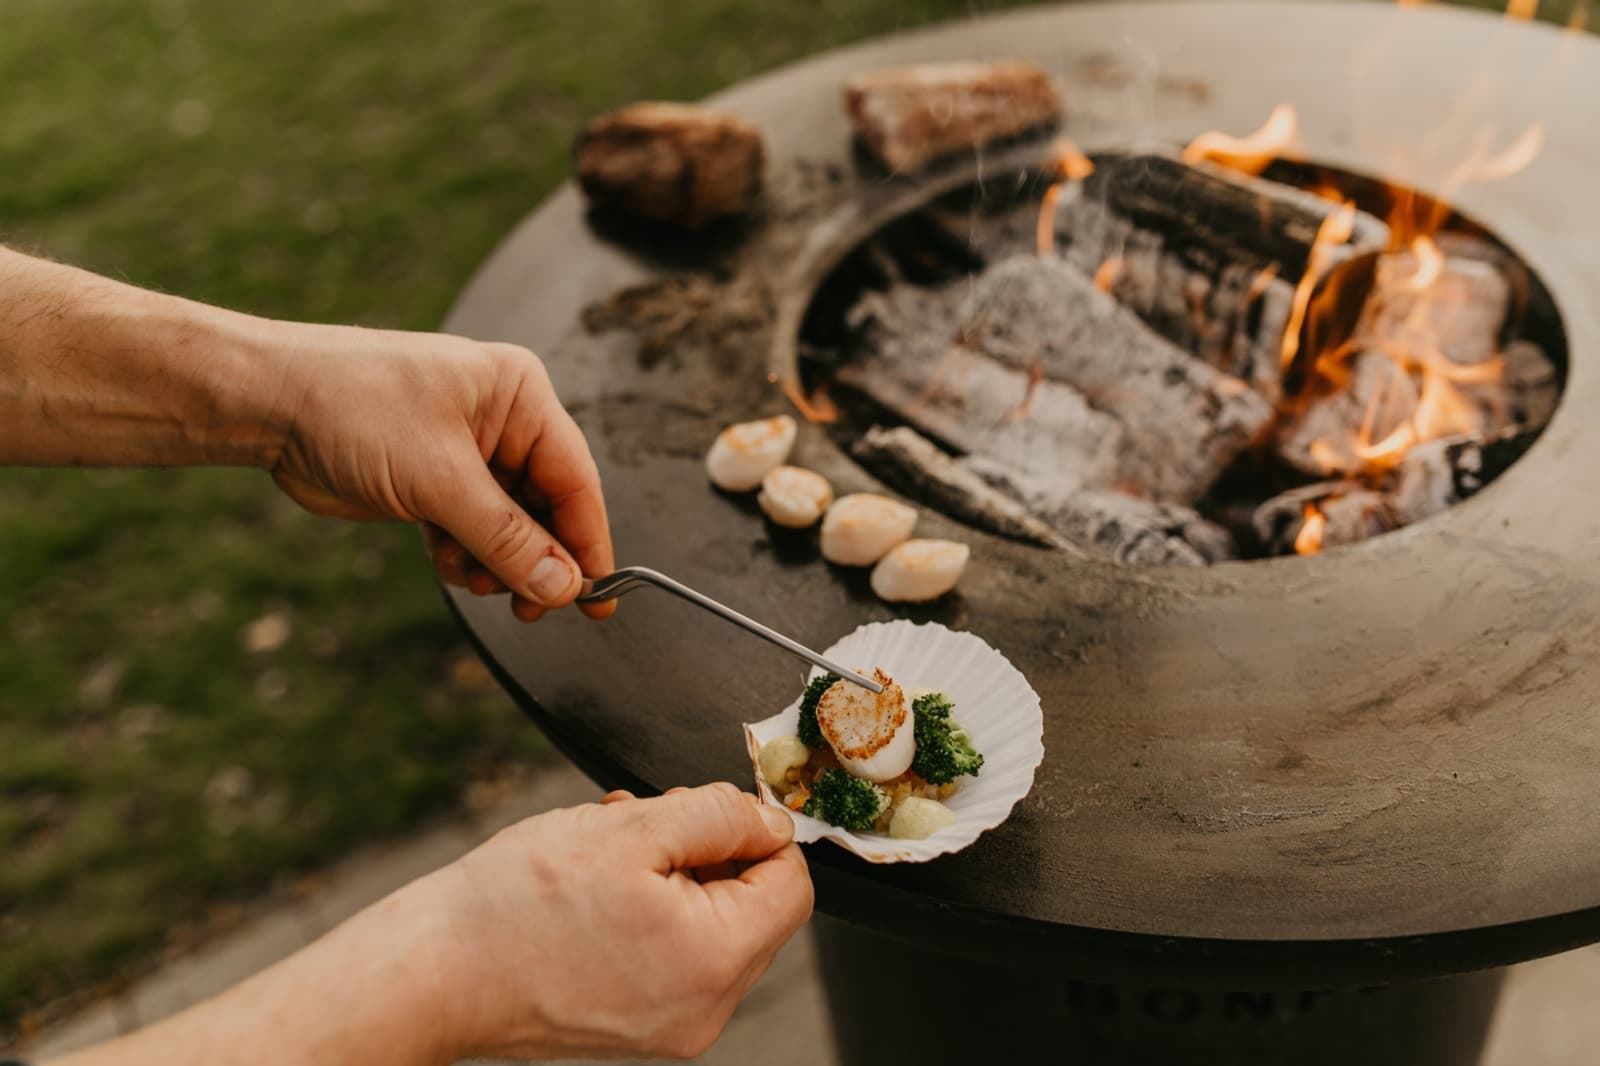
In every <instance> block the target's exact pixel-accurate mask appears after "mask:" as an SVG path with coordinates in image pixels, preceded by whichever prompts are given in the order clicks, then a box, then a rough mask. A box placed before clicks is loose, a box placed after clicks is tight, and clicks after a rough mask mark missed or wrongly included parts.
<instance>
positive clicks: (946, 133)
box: [845, 62, 1061, 171]
mask: <svg viewBox="0 0 1600 1066" xmlns="http://www.w3.org/2000/svg"><path fill="white" fill-rule="evenodd" d="M845 110H846V111H848V112H849V114H850V119H851V121H852V122H853V123H854V124H855V128H856V134H857V137H858V138H859V139H860V141H861V143H862V144H863V145H864V146H865V147H866V148H867V150H868V151H870V152H871V153H872V154H873V155H874V156H876V157H877V158H878V160H879V161H880V162H882V163H883V164H884V165H885V166H887V167H888V168H889V169H890V170H896V171H905V170H916V169H918V168H919V167H921V166H923V165H924V164H926V163H928V162H930V161H932V160H934V159H936V158H938V157H940V156H945V155H950V154H952V153H954V152H958V151H976V150H978V149H979V148H981V147H983V146H984V145H986V144H988V143H990V142H992V141H996V140H999V139H1001V138H1005V137H1013V136H1016V135H1018V134H1021V133H1025V132H1027V131H1029V130H1033V129H1037V128H1039V127H1042V126H1047V125H1051V124H1053V123H1054V122H1055V121H1056V120H1057V119H1058V118H1059V117H1060V114H1061V98H1060V96H1059V95H1058V94H1057V92H1056V89H1055V86H1054V85H1052V84H1051V82H1050V79H1049V77H1048V76H1047V75H1046V74H1045V73H1044V71H1042V70H1040V69H1039V68H1038V67H1036V66H1034V65H1033V64H1031V63H1023V62H1001V63H918V64H914V65H911V66H904V67H889V68H886V69H883V70H875V71H872V72H870V73H867V74H863V75H861V76H860V77H858V78H854V79H852V80H851V81H850V82H849V83H848V84H847V85H846V86H845Z"/></svg>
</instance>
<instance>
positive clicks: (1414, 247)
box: [1406, 235, 1444, 292]
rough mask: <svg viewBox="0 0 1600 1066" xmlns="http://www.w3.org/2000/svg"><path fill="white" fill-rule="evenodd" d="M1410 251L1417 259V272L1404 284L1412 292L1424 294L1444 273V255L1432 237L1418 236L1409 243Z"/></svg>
mask: <svg viewBox="0 0 1600 1066" xmlns="http://www.w3.org/2000/svg"><path fill="white" fill-rule="evenodd" d="M1411 251H1412V253H1413V254H1415V255H1416V257H1417V272H1416V273H1415V274H1413V275H1411V278H1410V280H1408V281H1407V282H1406V288H1408V289H1410V290H1411V291H1412V292H1426V291H1427V290H1428V289H1431V288H1432V287H1433V286H1434V284H1435V283H1436V282H1437V281H1438V280H1439V276H1440V275H1441V274H1443V273H1444V253H1443V252H1441V251H1440V250H1439V245H1438V244H1437V243H1435V242H1434V239H1433V238H1432V237H1428V236H1422V235H1419V236H1418V237H1417V239H1416V240H1414V241H1412V242H1411Z"/></svg>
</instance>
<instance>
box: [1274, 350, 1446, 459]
mask: <svg viewBox="0 0 1600 1066" xmlns="http://www.w3.org/2000/svg"><path fill="white" fill-rule="evenodd" d="M1349 375H1350V376H1349V380H1348V382H1347V383H1344V384H1343V387H1341V388H1340V389H1338V391H1336V392H1334V393H1332V394H1331V395H1326V396H1322V397H1319V398H1317V399H1314V400H1312V401H1311V402H1310V403H1308V404H1307V405H1306V406H1305V408H1304V409H1303V410H1301V411H1300V412H1299V413H1298V414H1297V415H1295V416H1294V417H1292V418H1290V419H1288V420H1287V421H1286V422H1285V423H1284V424H1283V426H1282V428H1281V430H1280V432H1279V436H1278V455H1279V456H1280V457H1281V458H1282V459H1283V460H1284V462H1286V463H1288V464H1289V465H1290V466H1293V467H1295V468H1296V469H1298V470H1302V471H1304V472H1305V473H1308V474H1317V475H1326V474H1332V473H1335V472H1352V471H1356V470H1359V469H1360V468H1361V467H1362V465H1363V462H1362V459H1361V457H1360V456H1359V455H1358V454H1357V453H1356V450H1357V448H1358V446H1359V445H1360V444H1362V443H1372V442H1376V441H1381V440H1383V439H1384V438H1385V437H1387V436H1388V435H1389V434H1390V433H1392V432H1393V431H1394V430H1396V429H1398V428H1399V427H1400V426H1401V425H1403V424H1404V423H1405V421H1406V420H1407V419H1408V418H1410V417H1411V416H1412V414H1413V413H1414V412H1415V411H1416V409H1417V400H1418V391H1417V385H1416V383H1415V382H1414V381H1413V380H1412V378H1411V375H1410V374H1408V373H1407V372H1406V371H1405V369H1404V368H1403V367H1401V366H1400V364H1398V363H1396V362H1395V361H1394V360H1393V359H1391V358H1390V357H1389V356H1387V355H1385V354H1384V353H1383V352H1381V351H1367V352H1362V353H1361V354H1359V355H1357V356H1356V357H1355V358H1354V359H1353V360H1352V361H1351V363H1350V367H1349ZM1363 430H1365V432H1364V433H1363Z"/></svg>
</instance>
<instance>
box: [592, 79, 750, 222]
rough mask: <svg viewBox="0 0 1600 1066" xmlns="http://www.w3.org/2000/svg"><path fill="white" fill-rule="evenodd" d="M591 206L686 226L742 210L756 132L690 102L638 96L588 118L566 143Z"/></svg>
mask: <svg viewBox="0 0 1600 1066" xmlns="http://www.w3.org/2000/svg"><path fill="white" fill-rule="evenodd" d="M573 156H574V164H575V169H576V171H577V177H578V184H579V185H580V186H582V188H583V191H584V193H585V194H586V195H587V196H588V197H589V200H590V202H592V203H593V204H594V205H595V206H596V207H600V208H605V209H609V210H616V211H621V212H623V213H625V214H629V215H633V216H636V217H639V218H646V219H651V220H653V221H656V222H665V223H668V224H669V225H673V226H678V227H680V228H682V229H686V230H694V229H699V228H700V227H702V226H704V225H706V224H707V223H708V222H712V221H714V220H716V219H719V218H724V217H727V216H729V215H739V214H743V213H745V212H746V211H748V210H749V209H750V207H751V206H752V205H753V204H754V202H755V198H756V194H757V192H758V191H759V190H760V187H761V174H762V168H763V166H764V162H765V151H764V149H763V147H762V143H761V131H760V130H758V129H757V128H756V127H755V126H753V125H751V124H750V123H749V122H746V121H745V120H744V119H741V118H739V117H737V116H735V115H730V114H727V113H726V112H722V111H714V110H712V109H710V108H705V107H699V106H696V105H693V104H674V103H661V102H646V103H638V104H632V105H630V106H628V107H625V108H623V109H621V110H620V111H613V112H612V113H610V114H608V115H602V116H600V117H599V118H597V119H595V120H593V121H592V122H590V123H589V124H588V125H587V126H585V127H584V128H583V132H582V133H580V134H579V135H578V139H577V142H576V144H575V145H574V146H573Z"/></svg>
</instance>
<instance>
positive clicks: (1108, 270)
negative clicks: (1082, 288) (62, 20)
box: [1094, 256, 1265, 292]
mask: <svg viewBox="0 0 1600 1066" xmlns="http://www.w3.org/2000/svg"><path fill="white" fill-rule="evenodd" d="M1121 276H1122V257H1121V256H1112V257H1111V258H1110V259H1107V260H1106V261H1105V262H1104V263H1101V264H1100V269H1098V270H1096V271H1095V272H1094V287H1095V288H1097V289H1099V290H1100V291H1101V292H1110V291H1111V290H1112V289H1113V288H1114V287H1116V284H1117V279H1118V278H1120V277H1121ZM1262 287H1263V288H1265V286H1264V285H1263V286H1262Z"/></svg>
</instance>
